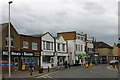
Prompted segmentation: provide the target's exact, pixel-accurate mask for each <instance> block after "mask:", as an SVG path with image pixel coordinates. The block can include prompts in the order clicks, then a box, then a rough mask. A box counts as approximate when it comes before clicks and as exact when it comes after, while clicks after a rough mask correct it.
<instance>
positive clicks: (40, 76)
mask: <svg viewBox="0 0 120 80" xmlns="http://www.w3.org/2000/svg"><path fill="white" fill-rule="evenodd" d="M57 72H59V71H55V72H51V73H48V74H44V75H42V76H39V77H36V78H41V77H44V76H48V75H50V74H54V73H57Z"/></svg>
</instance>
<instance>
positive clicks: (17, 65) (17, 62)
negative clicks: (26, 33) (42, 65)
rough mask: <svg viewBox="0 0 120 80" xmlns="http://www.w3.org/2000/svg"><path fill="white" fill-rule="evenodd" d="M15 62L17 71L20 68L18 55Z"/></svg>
mask: <svg viewBox="0 0 120 80" xmlns="http://www.w3.org/2000/svg"><path fill="white" fill-rule="evenodd" d="M14 62H15V71H17V70H18V69H19V60H18V57H15V58H14Z"/></svg>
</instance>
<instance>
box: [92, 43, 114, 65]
mask: <svg viewBox="0 0 120 80" xmlns="http://www.w3.org/2000/svg"><path fill="white" fill-rule="evenodd" d="M94 44H95V52H98V53H99V62H100V63H103V64H106V63H109V62H110V60H111V59H112V56H113V47H112V46H110V45H108V44H107V43H105V42H103V41H100V42H94Z"/></svg>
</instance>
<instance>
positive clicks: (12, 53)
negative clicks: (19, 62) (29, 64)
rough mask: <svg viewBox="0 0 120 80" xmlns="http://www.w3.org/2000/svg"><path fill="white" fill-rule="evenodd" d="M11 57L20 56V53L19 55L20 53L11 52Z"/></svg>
mask: <svg viewBox="0 0 120 80" xmlns="http://www.w3.org/2000/svg"><path fill="white" fill-rule="evenodd" d="M11 55H18V56H21V53H20V52H11Z"/></svg>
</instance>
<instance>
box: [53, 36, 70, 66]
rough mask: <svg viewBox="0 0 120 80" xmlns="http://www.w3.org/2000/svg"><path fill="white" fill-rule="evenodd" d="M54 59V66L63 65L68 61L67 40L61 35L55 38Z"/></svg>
mask: <svg viewBox="0 0 120 80" xmlns="http://www.w3.org/2000/svg"><path fill="white" fill-rule="evenodd" d="M55 53H56V55H55V61H56V66H63V65H64V62H65V61H68V53H67V41H65V40H64V38H63V37H62V36H59V37H56V38H55Z"/></svg>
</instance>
